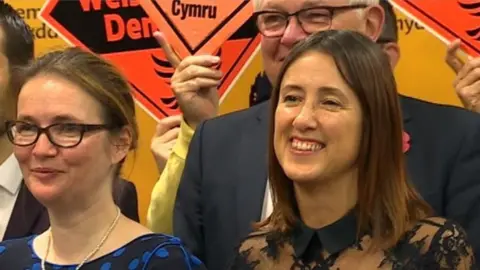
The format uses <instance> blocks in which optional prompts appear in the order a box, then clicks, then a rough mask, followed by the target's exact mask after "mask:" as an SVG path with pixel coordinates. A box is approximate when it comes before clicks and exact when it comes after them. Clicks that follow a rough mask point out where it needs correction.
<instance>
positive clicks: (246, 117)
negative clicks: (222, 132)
mask: <svg viewBox="0 0 480 270" xmlns="http://www.w3.org/2000/svg"><path fill="white" fill-rule="evenodd" d="M269 104H270V102H268V101H265V102H262V103H260V104H258V105H255V106H252V107H249V108H246V109H243V110H239V111H235V112H230V113H226V114H223V115H220V116H217V117H215V118H212V119H209V120H207V121H205V125H208V126H209V127H232V125H235V126H238V125H240V126H241V125H243V124H244V123H247V122H249V121H252V120H255V121H258V119H262V118H267V117H268V111H269Z"/></svg>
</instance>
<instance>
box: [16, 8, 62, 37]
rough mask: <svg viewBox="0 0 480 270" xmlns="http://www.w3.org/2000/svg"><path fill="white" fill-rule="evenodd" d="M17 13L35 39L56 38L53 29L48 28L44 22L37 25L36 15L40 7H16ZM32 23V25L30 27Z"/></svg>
mask: <svg viewBox="0 0 480 270" xmlns="http://www.w3.org/2000/svg"><path fill="white" fill-rule="evenodd" d="M16 11H17V13H18V15H19V16H20V17H21V18H22V19H24V20H25V21H26V22H27V23H28V25H29V27H30V31H32V34H33V37H34V38H35V39H54V38H58V35H57V33H56V32H55V31H53V30H52V29H50V28H48V27H47V25H46V24H45V23H40V25H39V26H37V25H38V21H37V17H38V14H39V13H40V8H17V9H16ZM32 25H34V26H33V27H32Z"/></svg>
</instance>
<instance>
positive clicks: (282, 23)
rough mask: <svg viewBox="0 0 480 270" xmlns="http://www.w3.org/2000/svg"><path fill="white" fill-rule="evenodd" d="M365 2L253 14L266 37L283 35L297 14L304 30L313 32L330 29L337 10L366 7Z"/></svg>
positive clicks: (308, 32)
mask: <svg viewBox="0 0 480 270" xmlns="http://www.w3.org/2000/svg"><path fill="white" fill-rule="evenodd" d="M366 7H367V5H365V4H358V5H347V6H336V7H312V8H306V9H301V10H299V11H297V12H294V13H286V12H280V11H270V10H265V11H258V12H255V13H254V14H253V16H254V19H255V21H256V24H257V28H258V30H259V31H260V34H262V35H263V36H265V37H271V38H274V37H281V36H283V34H284V33H285V30H286V29H287V27H288V24H289V22H290V17H292V16H295V17H296V19H297V21H298V23H299V24H300V26H301V27H302V29H303V31H304V32H305V33H307V34H313V33H315V32H319V31H325V30H328V29H330V27H331V25H332V18H333V16H334V15H335V13H336V12H340V11H347V10H352V9H358V8H366Z"/></svg>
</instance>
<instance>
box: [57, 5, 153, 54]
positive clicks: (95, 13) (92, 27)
mask: <svg viewBox="0 0 480 270" xmlns="http://www.w3.org/2000/svg"><path fill="white" fill-rule="evenodd" d="M51 16H52V17H53V18H54V19H55V20H56V21H58V23H59V24H61V25H62V26H63V27H64V28H65V29H66V30H67V31H68V32H70V33H71V34H72V35H73V36H74V37H75V38H76V39H78V40H79V41H80V42H82V43H83V44H84V45H85V46H87V47H88V48H89V49H91V50H92V51H94V52H96V53H100V54H108V53H117V52H124V51H132V50H144V49H153V48H158V47H159V45H158V43H157V42H156V40H155V39H154V38H153V32H154V31H156V30H157V28H156V26H155V24H154V23H153V22H152V21H151V20H150V18H149V17H148V16H147V14H146V13H145V11H144V10H143V8H142V7H141V6H140V4H139V2H138V0H77V1H58V3H57V4H56V6H55V7H54V9H53V10H52V12H51Z"/></svg>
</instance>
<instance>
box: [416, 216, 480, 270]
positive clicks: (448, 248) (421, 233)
mask: <svg viewBox="0 0 480 270" xmlns="http://www.w3.org/2000/svg"><path fill="white" fill-rule="evenodd" d="M409 242H410V243H411V244H415V245H416V246H417V247H418V248H420V250H421V253H423V254H425V255H426V256H430V257H431V259H432V260H433V261H434V263H435V264H436V265H437V266H440V265H441V266H442V267H446V268H442V269H457V267H458V266H459V264H465V265H473V264H474V258H473V248H472V246H471V245H470V244H469V242H468V240H467V234H466V233H465V230H464V229H463V228H462V227H461V226H460V224H458V223H457V222H455V221H452V220H448V219H444V218H441V217H430V218H427V219H423V220H421V221H419V222H418V223H417V224H416V225H415V226H414V229H413V230H412V232H411V234H410V239H409ZM439 256H440V257H439ZM462 269H463V268H462ZM465 269H470V268H465Z"/></svg>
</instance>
